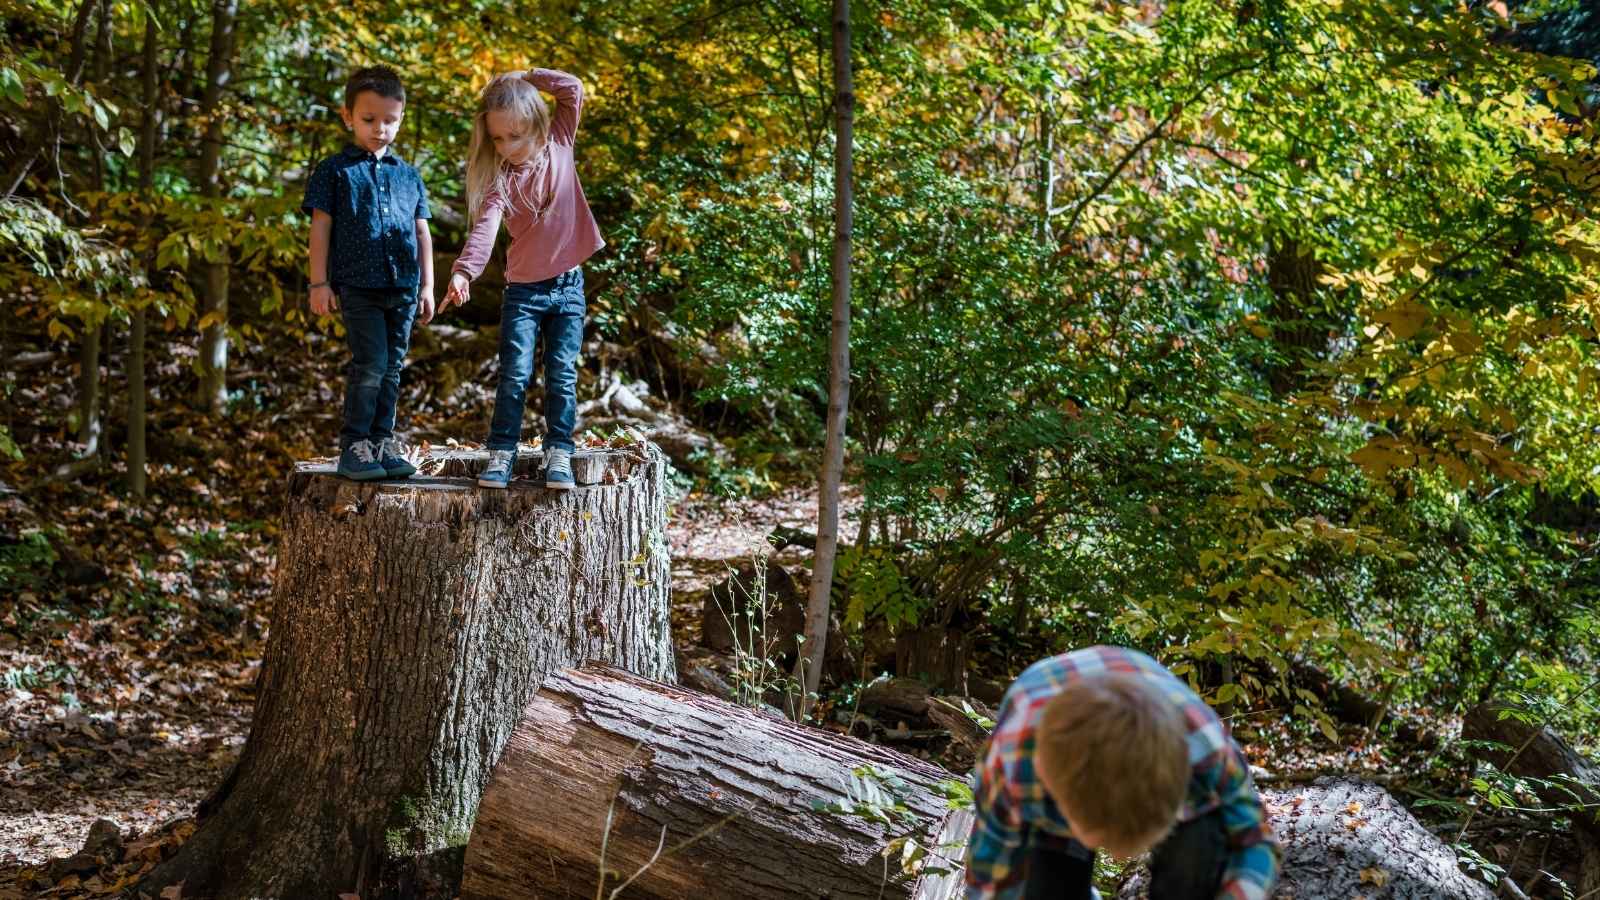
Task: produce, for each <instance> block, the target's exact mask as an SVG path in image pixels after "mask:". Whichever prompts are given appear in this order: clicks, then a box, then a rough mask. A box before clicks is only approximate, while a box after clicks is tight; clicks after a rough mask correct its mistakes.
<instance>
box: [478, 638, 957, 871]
mask: <svg viewBox="0 0 1600 900" xmlns="http://www.w3.org/2000/svg"><path fill="white" fill-rule="evenodd" d="M861 773H867V774H861ZM955 777H956V776H953V775H952V774H951V773H949V772H947V771H945V770H944V769H941V768H939V767H937V766H934V765H932V764H930V763H927V762H924V761H922V760H919V759H916V758H914V757H910V756H905V755H903V754H900V753H896V752H894V751H892V750H888V749H885V748H883V747H879V746H875V745H872V744H866V743H863V742H861V741H857V740H854V739H852V738H848V737H843V736H840V735H835V734H832V733H830V732H825V731H820V730H817V729H813V728H807V727H803V726H799V725H795V724H793V723H791V722H789V721H787V720H785V719H781V718H777V717H773V716H769V715H765V714H762V713H759V712H756V711H754V710H750V709H746V708H743V707H739V706H734V705H732V704H730V703H725V702H722V701H718V700H715V699H713V698H710V697H706V696H705V695H703V694H697V693H694V692H691V691H686V690H682V689H680V688H676V687H672V686H668V685H664V684H658V683H655V682H650V681H646V680H644V679H642V678H638V677H636V676H632V675H629V674H627V673H625V672H622V671H620V670H617V669H612V668H608V667H603V666H589V667H585V668H583V669H576V670H571V669H569V670H567V671H564V672H561V673H559V674H556V675H552V676H551V677H550V678H548V679H546V680H545V683H544V688H543V689H542V690H541V691H539V693H538V694H537V695H536V696H535V697H534V699H533V701H532V702H531V703H530V704H529V705H528V707H527V709H526V710H525V711H524V712H523V717H522V721H521V722H520V723H518V725H517V728H516V730H515V731H514V732H513V733H512V735H511V739H510V741H509V742H508V743H507V745H506V751H505V755H504V756H503V757H502V758H501V760H500V763H499V764H498V766H496V768H495V772H494V777H493V779H492V780H491V781H490V783H489V787H488V788H487V790H486V791H485V793H484V798H483V805H482V807H481V808H480V810H479V813H478V821H477V824H476V825H475V826H474V828H473V832H472V839H471V841H470V843H469V844H468V845H467V858H466V874H465V878H464V880H463V882H462V888H461V894H462V897H463V898H464V900H473V898H479V900H486V898H507V900H510V898H519V900H520V898H526V897H535V896H536V897H541V898H545V900H566V898H570V900H580V898H581V900H593V898H594V897H596V896H610V895H611V894H612V892H613V891H615V890H616V888H617V887H618V886H619V885H621V884H622V883H623V882H624V881H626V880H627V879H629V878H630V877H632V881H631V883H629V884H628V885H627V888H626V890H625V891H624V892H622V893H620V894H617V896H619V897H624V898H661V900H686V898H693V900H716V898H730V900H731V898H740V900H764V898H779V897H782V898H792V897H829V898H832V900H848V898H860V900H874V898H877V897H880V896H882V897H884V898H920V900H943V898H953V897H956V896H958V895H959V894H960V891H961V886H960V882H959V873H958V872H955V871H950V869H951V868H952V865H951V864H950V863H949V862H948V861H947V860H945V859H944V857H947V856H952V855H953V856H954V857H955V859H957V860H959V858H960V855H961V853H963V852H964V844H965V840H966V835H967V832H968V830H969V829H970V823H971V816H970V813H967V812H952V811H951V810H950V809H949V808H948V804H947V803H946V802H945V799H944V796H945V794H944V790H943V789H942V788H941V784H942V783H944V782H947V781H949V780H950V779H952V778H955ZM900 837H910V838H912V839H914V840H915V841H916V843H917V844H918V845H919V846H921V847H923V848H926V849H927V850H928V851H929V855H928V857H927V858H925V859H924V860H923V862H924V863H926V862H927V861H928V860H930V859H931V860H934V861H935V864H934V865H931V866H927V865H924V866H923V867H921V868H920V869H918V870H916V871H914V872H913V873H912V874H911V875H910V876H905V875H904V873H902V871H901V859H902V856H901V854H900V853H898V852H897V853H895V854H893V857H892V858H887V857H885V856H884V855H883V854H882V852H881V851H882V850H883V849H884V848H885V847H886V846H887V845H888V844H889V843H890V841H892V840H894V839H896V838H900ZM945 845H949V846H948V847H946V849H944V850H942V851H941V850H940V848H941V846H945ZM951 848H953V849H951ZM602 868H603V869H604V870H605V871H606V873H607V877H606V880H605V882H604V885H605V887H604V890H603V891H602V892H601V893H598V894H597V892H596V887H597V885H598V884H599V883H600V876H599V872H600V871H601V870H602ZM955 868H958V866H957V867H955ZM636 873H637V874H636Z"/></svg>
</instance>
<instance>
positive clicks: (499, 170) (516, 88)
mask: <svg viewBox="0 0 1600 900" xmlns="http://www.w3.org/2000/svg"><path fill="white" fill-rule="evenodd" d="M502 110H505V111H509V112H510V113H511V114H512V115H513V116H514V117H515V120H516V123H517V127H518V130H520V131H524V132H526V133H527V135H528V140H530V141H532V142H533V143H534V145H535V147H536V148H537V149H535V150H534V154H535V157H534V158H536V159H538V160H540V161H541V162H545V163H546V164H547V163H548V157H547V156H546V154H547V153H548V152H549V143H550V109H549V107H547V106H545V102H544V98H543V97H541V96H539V89H538V88H536V87H534V86H533V85H532V84H530V83H529V82H528V81H527V80H525V79H524V78H523V77H522V73H521V72H510V73H507V74H505V75H496V76H495V77H494V78H493V79H491V80H490V81H489V83H488V84H486V85H484V88H483V93H481V94H480V95H479V96H478V113H477V115H475V116H473V118H472V143H471V145H469V147H468V148H467V219H468V221H471V222H476V221H477V220H478V213H479V212H480V211H482V209H483V199H484V198H485V197H487V196H488V195H489V194H490V193H491V192H494V191H499V192H500V193H501V194H502V195H504V196H505V198H506V202H507V203H508V204H516V203H519V202H521V203H525V204H527V205H528V206H529V207H530V208H531V209H534V210H536V211H538V210H541V209H542V205H541V204H540V202H539V198H537V197H534V196H532V195H531V194H529V193H528V192H530V191H532V190H534V189H535V188H534V182H536V181H538V180H539V179H537V178H527V179H520V180H519V183H520V184H521V185H522V186H523V194H525V196H513V195H512V191H511V190H510V184H511V182H510V180H509V179H508V178H507V173H508V172H509V171H510V168H511V167H510V165H509V164H507V163H506V161H505V160H504V159H501V158H500V153H499V151H497V150H495V148H494V140H493V138H491V137H490V135H489V113H491V112H500V111H502ZM546 203H548V199H547V200H546Z"/></svg>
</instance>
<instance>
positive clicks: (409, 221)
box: [300, 146, 432, 290]
mask: <svg viewBox="0 0 1600 900" xmlns="http://www.w3.org/2000/svg"><path fill="white" fill-rule="evenodd" d="M300 209H301V211H303V212H304V213H305V214H306V215H311V211H312V210H314V209H320V210H322V211H323V212H325V213H327V214H328V215H330V216H332V217H333V233H332V235H331V237H330V239H329V243H328V281H329V282H331V283H332V284H333V286H334V287H335V288H339V287H353V288H367V289H369V290H381V289H383V288H397V289H410V290H415V289H416V288H417V285H418V284H419V283H420V281H421V271H420V269H419V268H418V266H417V220H418V219H428V218H432V214H431V213H429V211H428V189H427V188H425V187H423V185H422V176H421V175H419V174H417V170H416V169H415V168H413V167H412V166H411V165H410V164H408V163H406V162H405V161H404V160H402V159H400V158H399V157H397V156H395V155H394V151H393V150H390V151H389V152H388V153H385V154H384V155H383V156H382V157H377V156H373V155H372V154H371V153H368V152H367V151H365V150H362V149H361V148H359V147H355V146H349V147H345V148H344V150H343V151H341V152H339V153H336V154H334V155H333V156H330V157H328V158H327V159H325V160H323V161H322V162H321V163H320V164H318V166H317V168H316V170H315V171H313V172H312V173H311V180H310V181H307V182H306V196H305V200H304V201H302V202H301V205H300Z"/></svg>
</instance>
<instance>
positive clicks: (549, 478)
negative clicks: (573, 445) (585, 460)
mask: <svg viewBox="0 0 1600 900" xmlns="http://www.w3.org/2000/svg"><path fill="white" fill-rule="evenodd" d="M544 461H545V466H544V486H545V487H547V488H551V489H553V490H558V491H567V490H571V489H572V487H573V485H574V484H575V482H574V481H573V478H572V451H571V450H567V449H564V448H561V447H552V448H550V449H549V450H546V451H545V453H544Z"/></svg>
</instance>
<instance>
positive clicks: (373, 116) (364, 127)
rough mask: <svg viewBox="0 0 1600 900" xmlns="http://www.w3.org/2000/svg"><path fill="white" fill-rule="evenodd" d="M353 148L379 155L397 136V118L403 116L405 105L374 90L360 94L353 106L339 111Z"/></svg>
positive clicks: (398, 122) (398, 125)
mask: <svg viewBox="0 0 1600 900" xmlns="http://www.w3.org/2000/svg"><path fill="white" fill-rule="evenodd" d="M339 112H340V114H341V115H343V116H344V124H345V127H346V128H349V129H350V134H351V136H352V138H353V139H354V140H355V143H356V146H357V147H360V148H361V149H363V150H365V151H367V152H368V153H376V154H379V155H382V153H383V151H384V149H385V148H387V147H388V146H389V145H390V144H392V143H394V139H395V137H396V136H398V135H399V134H400V118H401V117H402V116H404V115H405V112H406V102H405V101H404V100H396V99H394V98H393V97H385V96H383V95H382V94H380V93H378V92H377V91H362V92H361V93H359V94H357V95H356V101H355V103H354V104H353V105H351V106H348V107H345V108H344V109H342V110H340V111H339Z"/></svg>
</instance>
